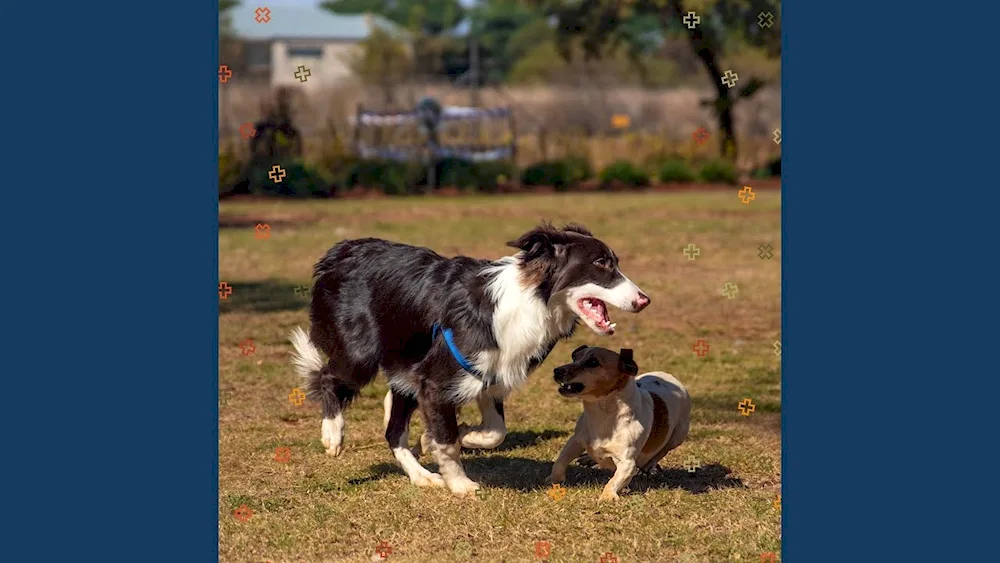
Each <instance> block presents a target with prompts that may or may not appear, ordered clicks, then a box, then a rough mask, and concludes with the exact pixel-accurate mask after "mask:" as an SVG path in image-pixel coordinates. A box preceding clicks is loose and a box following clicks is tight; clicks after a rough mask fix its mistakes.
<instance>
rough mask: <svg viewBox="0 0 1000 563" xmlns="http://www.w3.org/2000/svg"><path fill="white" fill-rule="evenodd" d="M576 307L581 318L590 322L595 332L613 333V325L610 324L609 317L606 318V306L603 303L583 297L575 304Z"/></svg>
mask: <svg viewBox="0 0 1000 563" xmlns="http://www.w3.org/2000/svg"><path fill="white" fill-rule="evenodd" d="M576 306H577V308H578V309H579V310H580V312H581V313H582V314H583V316H584V317H586V319H587V320H589V321H591V323H590V324H591V326H592V327H593V328H594V329H595V331H597V332H602V333H604V334H614V333H615V323H613V322H611V317H609V316H608V306H607V305H605V304H604V301H601V300H600V299H598V298H596V297H584V298H583V299H580V300H579V301H577V302H576Z"/></svg>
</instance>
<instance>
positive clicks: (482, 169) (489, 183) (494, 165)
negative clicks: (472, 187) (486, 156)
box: [475, 160, 514, 192]
mask: <svg viewBox="0 0 1000 563" xmlns="http://www.w3.org/2000/svg"><path fill="white" fill-rule="evenodd" d="M475 168H476V177H477V178H478V185H477V186H476V187H477V188H478V189H479V190H481V191H485V192H495V191H496V190H497V186H498V185H499V184H500V182H501V181H502V179H510V178H511V177H512V176H513V175H514V163H512V162H508V161H504V160H500V161H496V162H477V163H476V167H475Z"/></svg>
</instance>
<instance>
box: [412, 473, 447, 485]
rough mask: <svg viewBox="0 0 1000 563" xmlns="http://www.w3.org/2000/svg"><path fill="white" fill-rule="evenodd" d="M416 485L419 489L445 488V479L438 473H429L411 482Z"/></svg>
mask: <svg viewBox="0 0 1000 563" xmlns="http://www.w3.org/2000/svg"><path fill="white" fill-rule="evenodd" d="M411 482H412V483H413V484H414V485H416V486H418V487H443V486H444V479H442V478H441V475H439V474H437V473H431V472H429V471H428V472H427V474H426V475H420V476H418V477H417V478H416V479H413V480H412V481H411Z"/></svg>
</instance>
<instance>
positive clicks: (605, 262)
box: [594, 258, 611, 270]
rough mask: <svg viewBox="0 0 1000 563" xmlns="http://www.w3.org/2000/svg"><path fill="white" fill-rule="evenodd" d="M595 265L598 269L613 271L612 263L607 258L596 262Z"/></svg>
mask: <svg viewBox="0 0 1000 563" xmlns="http://www.w3.org/2000/svg"><path fill="white" fill-rule="evenodd" d="M594 265H595V266H597V267H598V268H604V269H605V270H610V269H611V261H610V260H608V259H607V258H598V259H597V260H594Z"/></svg>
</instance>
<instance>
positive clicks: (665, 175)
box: [660, 159, 695, 182]
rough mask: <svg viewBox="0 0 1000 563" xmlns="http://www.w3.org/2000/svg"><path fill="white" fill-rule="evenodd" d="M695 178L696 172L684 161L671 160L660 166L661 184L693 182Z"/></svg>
mask: <svg viewBox="0 0 1000 563" xmlns="http://www.w3.org/2000/svg"><path fill="white" fill-rule="evenodd" d="M694 178H695V177H694V172H692V171H691V169H690V168H688V165H687V163H686V162H684V161H683V160H680V159H671V160H668V161H666V162H664V163H663V164H661V165H660V181H661V182H693V181H694Z"/></svg>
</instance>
